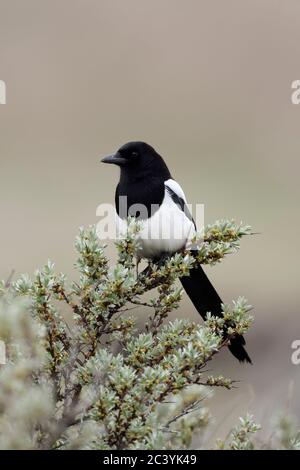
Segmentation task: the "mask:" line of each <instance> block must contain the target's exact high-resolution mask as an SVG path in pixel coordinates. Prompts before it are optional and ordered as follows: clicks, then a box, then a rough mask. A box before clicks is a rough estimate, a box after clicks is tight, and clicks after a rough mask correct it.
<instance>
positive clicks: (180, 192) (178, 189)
mask: <svg viewBox="0 0 300 470" xmlns="http://www.w3.org/2000/svg"><path fill="white" fill-rule="evenodd" d="M165 186H167V187H168V188H170V189H172V191H174V193H175V194H177V196H179V197H181V199H183V200H184V202H186V197H185V194H184V192H183V190H182V188H181V186H180V185H179V184H178V183H177V182H176V181H175V180H172V179H169V180H167V181H165Z"/></svg>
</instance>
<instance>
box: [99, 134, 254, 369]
mask: <svg viewBox="0 0 300 470" xmlns="http://www.w3.org/2000/svg"><path fill="white" fill-rule="evenodd" d="M102 162H104V163H113V164H115V165H118V166H119V167H120V169H121V173H120V180H119V183H118V185H117V188H116V193H115V205H116V212H117V223H118V227H119V231H120V232H122V231H123V230H126V224H127V217H128V216H129V215H131V216H133V217H136V218H137V219H138V220H140V221H141V223H142V229H141V231H140V232H139V242H140V243H139V245H140V251H139V253H138V256H139V257H141V258H148V259H152V260H159V259H161V258H162V257H165V256H168V255H172V254H174V253H175V252H177V251H179V250H181V249H182V248H184V247H186V246H187V243H188V242H189V240H191V238H192V237H193V235H194V233H195V230H196V226H195V223H194V220H193V218H192V217H191V215H190V212H189V211H188V209H187V206H186V204H187V203H186V198H185V195H184V192H183V190H182V189H181V187H180V185H179V184H178V183H177V182H176V181H175V180H174V179H173V178H172V176H171V174H170V171H169V169H168V167H167V165H166V163H165V162H164V160H163V158H162V157H161V156H160V155H159V154H158V153H157V152H156V151H155V149H154V148H153V147H151V146H150V145H148V144H146V143H144V142H129V143H127V144H125V145H123V146H122V147H121V148H120V149H119V150H118V151H117V152H116V153H115V154H113V155H109V156H107V157H104V158H103V159H102ZM180 281H181V283H182V285H183V287H184V289H185V291H186V293H187V294H188V296H189V297H190V299H191V301H192V302H193V304H194V306H195V307H196V309H197V310H198V312H199V313H200V315H201V316H202V317H203V318H204V319H205V318H206V314H207V312H211V313H212V314H213V315H215V316H221V315H222V308H221V304H222V301H221V299H220V297H219V295H218V294H217V292H216V290H215V289H214V287H213V286H212V284H211V282H210V281H209V279H208V277H207V276H206V274H205V272H204V270H203V269H202V267H201V266H197V267H195V268H193V269H192V270H191V271H190V275H189V276H184V277H181V278H180ZM244 345H245V340H244V338H243V336H236V337H235V338H233V339H232V340H231V344H230V345H229V350H230V351H231V353H232V354H233V355H234V356H235V357H236V358H237V359H238V360H239V361H241V362H250V363H251V359H250V357H249V356H248V354H247V352H246V350H245V348H244Z"/></svg>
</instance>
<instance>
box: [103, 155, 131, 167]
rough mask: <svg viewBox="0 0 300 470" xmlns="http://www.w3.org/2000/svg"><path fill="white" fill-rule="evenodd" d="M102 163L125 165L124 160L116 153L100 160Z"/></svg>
mask: <svg viewBox="0 0 300 470" xmlns="http://www.w3.org/2000/svg"><path fill="white" fill-rule="evenodd" d="M101 162H102V163H114V164H115V165H124V163H126V160H125V158H122V157H120V155H119V154H118V153H116V154H113V155H107V157H104V158H102V160H101Z"/></svg>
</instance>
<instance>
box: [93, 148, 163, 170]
mask: <svg viewBox="0 0 300 470" xmlns="http://www.w3.org/2000/svg"><path fill="white" fill-rule="evenodd" d="M101 161H102V162H103V163H113V164H115V165H118V166H119V167H120V168H121V173H124V174H126V175H128V176H131V175H132V176H135V177H136V176H142V175H150V174H151V175H152V174H153V175H157V176H162V177H169V170H168V169H167V166H166V164H165V162H164V160H163V159H162V157H161V156H160V155H159V154H158V153H157V152H156V151H155V149H154V148H153V147H151V145H149V144H146V143H145V142H128V143H127V144H124V145H122V147H120V148H119V150H117V152H116V153H114V154H112V155H108V156H107V157H104V158H102V160H101Z"/></svg>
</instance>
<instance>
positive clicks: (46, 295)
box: [0, 220, 254, 449]
mask: <svg viewBox="0 0 300 470" xmlns="http://www.w3.org/2000/svg"><path fill="white" fill-rule="evenodd" d="M138 231H139V225H138V224H136V223H135V222H134V221H133V220H129V228H128V232H127V235H126V236H125V237H124V238H122V239H121V240H119V241H118V242H117V243H116V248H117V252H118V258H117V262H116V264H115V266H113V267H110V266H109V262H108V259H107V257H106V254H105V247H103V246H102V245H101V243H100V241H99V239H98V237H97V234H96V230H95V227H89V228H87V229H85V230H84V229H80V231H79V235H78V237H77V239H76V243H75V248H76V250H77V253H78V259H77V262H76V267H77V269H78V271H79V281H78V282H73V283H71V284H70V283H68V282H67V279H66V277H65V276H64V275H63V274H61V273H57V272H56V271H55V267H54V265H53V264H52V263H51V262H48V263H47V264H46V265H45V266H44V267H43V268H42V269H40V270H38V271H36V272H35V274H34V276H33V277H32V278H30V277H29V276H27V275H24V276H22V277H21V278H20V279H18V280H16V281H15V282H13V283H11V282H6V283H5V282H2V283H1V284H0V297H1V299H2V300H1V309H0V338H1V339H2V340H4V341H5V342H6V345H7V364H6V365H3V366H0V367H1V369H0V436H1V438H0V447H1V448H10V449H12V448H34V449H39V448H41V449H43V448H44V449H45V448H51V449H56V448H59V449H76V448H87V449H125V448H131V449H156V448H161V449H168V448H171V449H172V448H189V447H191V446H193V445H196V444H195V442H196V441H197V439H196V438H197V436H198V434H199V433H201V432H202V431H203V429H204V428H205V427H206V426H207V424H208V421H209V413H208V411H207V408H206V406H205V405H204V404H203V400H204V399H205V397H206V396H207V394H208V393H209V391H210V390H212V389H213V388H215V387H225V388H227V389H230V388H231V387H232V384H233V383H232V381H231V380H230V379H228V378H225V377H223V376H216V377H214V376H213V375H211V374H210V375H208V374H207V372H206V365H207V362H208V361H210V360H211V359H212V358H213V356H214V355H215V354H217V353H218V351H219V350H220V349H221V348H223V347H225V346H228V344H229V342H230V340H231V339H232V338H233V337H234V336H235V335H236V334H243V333H245V332H246V331H247V329H248V328H249V327H250V325H251V323H252V317H251V315H250V314H249V311H250V306H249V305H248V303H247V301H246V300H245V299H243V298H242V297H241V298H239V299H238V300H237V301H235V302H233V304H232V305H223V312H224V316H223V318H216V317H214V316H212V315H211V314H208V315H207V320H206V321H205V322H204V323H203V322H202V323H200V324H196V323H194V322H191V321H189V320H187V319H183V318H182V319H180V320H174V321H172V322H170V321H169V320H168V315H169V313H170V312H171V311H172V310H174V309H176V308H177V307H178V306H179V302H180V299H181V289H179V288H178V287H177V285H176V284H175V281H176V280H177V279H178V277H180V276H183V275H188V274H189V271H190V269H191V268H192V267H194V266H196V265H197V264H198V263H201V264H210V265H213V264H215V263H216V262H218V261H220V260H221V259H222V258H224V256H225V255H226V254H228V253H231V252H233V251H236V250H237V249H238V247H239V241H240V239H241V237H242V236H244V235H247V234H249V233H250V229H249V227H244V226H242V225H237V224H235V223H234V222H217V223H216V224H214V225H210V226H208V227H206V229H205V230H204V234H202V237H201V241H200V238H199V240H198V241H197V243H200V245H199V251H196V252H193V251H189V250H188V249H187V250H186V251H183V252H181V253H177V254H175V255H174V256H173V257H171V258H170V259H167V260H164V262H162V263H159V264H155V263H153V262H151V263H149V265H148V266H147V268H146V269H145V270H144V271H142V272H141V273H140V274H138V273H137V266H136V259H135V252H136V249H137V245H138V242H137V237H136V235H137V233H138ZM150 291H151V292H152V295H151V299H150V300H147V301H146V300H145V296H144V294H146V293H148V292H150ZM148 297H149V296H147V298H148ZM142 306H147V307H150V308H151V311H150V314H149V316H148V318H147V320H146V321H145V328H144V330H143V331H139V330H138V324H137V317H136V315H134V314H133V313H134V311H133V312H132V311H131V310H132V309H133V308H137V307H140V308H141V307H142ZM66 310H67V313H66ZM62 312H64V313H62ZM224 332H226V335H225V334H224ZM241 426H242V428H241V429H242V430H240V431H238V430H237V431H235V434H234V435H233V440H232V445H231V447H232V448H235V447H238V446H240V447H242V446H244V447H245V448H247V445H248V444H247V442H248V441H247V439H246V438H245V439H244V438H243V435H244V434H245V433H246V434H247V433H249V432H252V429H254V428H251V426H250V421H245V422H241ZM247 426H248V427H247ZM243 433H244V434H243Z"/></svg>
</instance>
